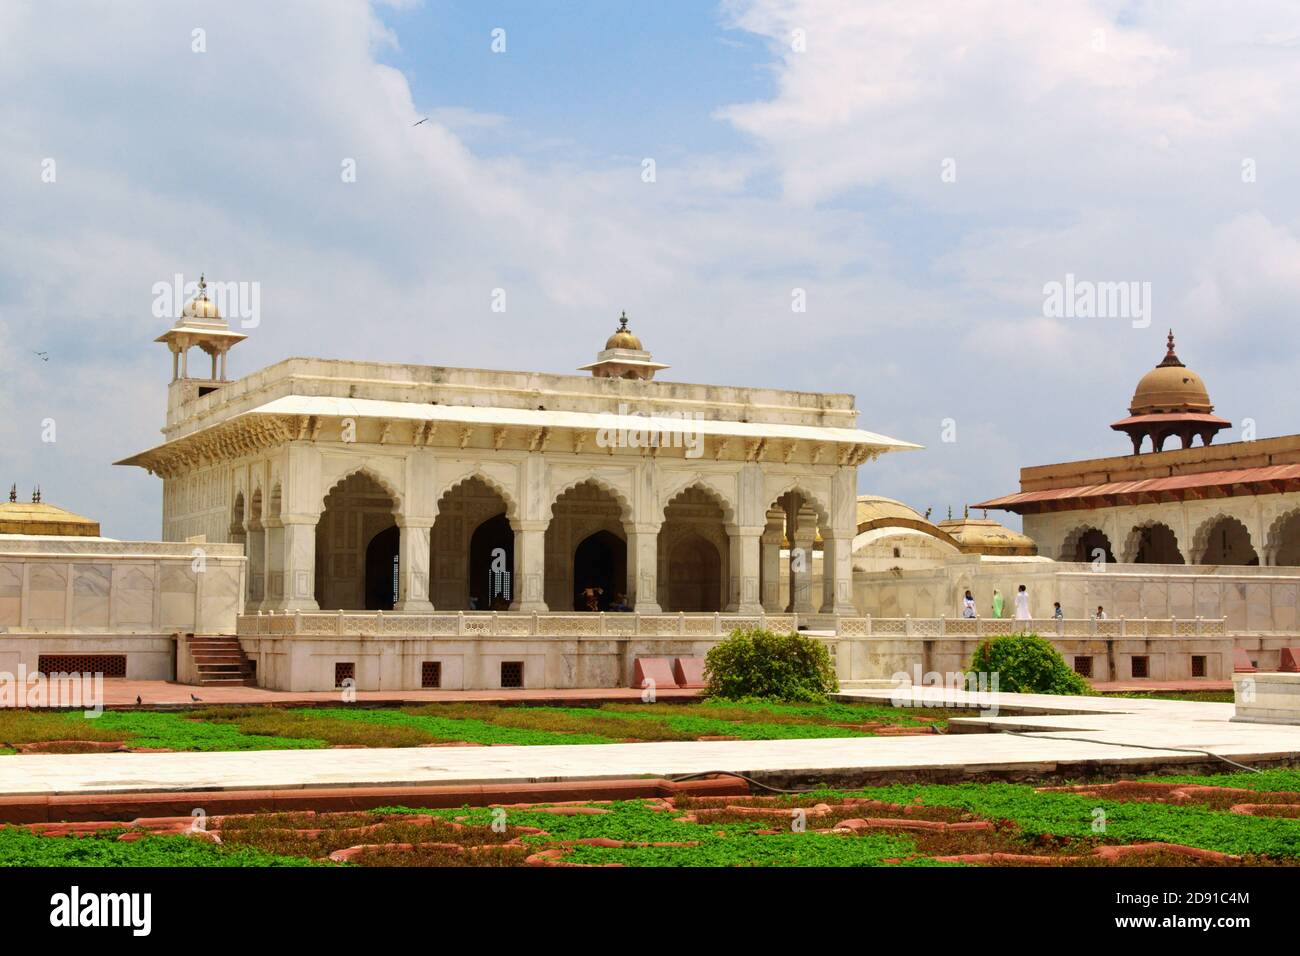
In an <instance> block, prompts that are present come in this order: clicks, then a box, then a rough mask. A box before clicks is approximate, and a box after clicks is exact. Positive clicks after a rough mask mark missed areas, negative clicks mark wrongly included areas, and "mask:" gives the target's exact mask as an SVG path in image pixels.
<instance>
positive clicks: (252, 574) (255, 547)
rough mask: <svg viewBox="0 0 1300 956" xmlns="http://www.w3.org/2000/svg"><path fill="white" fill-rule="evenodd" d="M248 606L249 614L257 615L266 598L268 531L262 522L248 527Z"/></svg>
mask: <svg viewBox="0 0 1300 956" xmlns="http://www.w3.org/2000/svg"><path fill="white" fill-rule="evenodd" d="M247 553H248V604H247V610H248V613H249V614H256V613H257V612H258V611H259V610H260V609H261V606H262V600H263V598H264V597H265V596H266V592H265V583H266V531H265V530H264V529H263V528H262V523H261V522H260V521H257V520H254V521H251V522H249V525H248V544H247Z"/></svg>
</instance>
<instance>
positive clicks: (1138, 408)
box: [1129, 331, 1214, 415]
mask: <svg viewBox="0 0 1300 956" xmlns="http://www.w3.org/2000/svg"><path fill="white" fill-rule="evenodd" d="M1212 411H1214V406H1213V405H1212V404H1211V403H1210V393H1209V392H1208V391H1206V389H1205V382H1204V381H1203V380H1202V379H1201V376H1199V375H1197V374H1196V373H1195V372H1193V371H1192V370H1191V369H1189V368H1187V366H1185V365H1183V363H1182V362H1181V361H1180V360H1179V358H1178V356H1177V355H1176V354H1175V353H1174V333H1173V332H1172V331H1171V332H1170V333H1169V344H1168V350H1167V351H1166V353H1165V357H1164V360H1163V361H1161V363H1160V364H1159V365H1157V366H1156V367H1155V368H1153V369H1152V370H1151V371H1149V372H1147V373H1146V374H1145V375H1143V376H1142V378H1141V380H1140V381H1139V382H1138V385H1137V389H1136V391H1134V392H1133V401H1132V402H1130V403H1129V414H1131V415H1150V414H1160V413H1169V412H1212Z"/></svg>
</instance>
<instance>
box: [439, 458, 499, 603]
mask: <svg viewBox="0 0 1300 956" xmlns="http://www.w3.org/2000/svg"><path fill="white" fill-rule="evenodd" d="M508 511H509V504H508V502H507V501H506V500H505V498H503V497H502V496H501V494H500V492H498V491H497V490H496V489H495V488H493V487H492V486H491V485H489V484H488V483H487V482H486V481H484V480H483V479H482V478H479V477H477V476H475V477H472V478H466V479H464V480H463V481H459V482H457V483H456V484H455V485H454V486H452V487H451V488H450V489H448V491H447V492H446V493H445V494H444V495H443V496H442V498H441V499H440V500H439V501H438V517H437V518H436V519H435V520H434V522H433V534H432V541H431V544H430V547H431V548H432V552H433V553H432V554H431V555H430V563H429V568H430V573H431V575H432V587H431V589H430V590H431V595H430V597H431V599H432V601H433V606H434V607H436V608H439V609H441V610H449V611H451V610H461V611H470V610H478V611H489V610H492V609H493V608H494V607H495V608H496V609H497V610H505V607H503V606H502V602H501V601H500V597H501V595H502V593H503V589H504V592H505V593H507V594H509V595H510V596H509V597H507V598H506V600H505V604H506V605H509V603H510V601H511V600H513V594H514V573H513V572H514V567H515V533H514V530H513V529H512V528H511V527H510V519H509V517H508V514H507V513H508ZM500 552H504V554H501V553H500ZM503 564H504V566H505V569H504V572H503V571H502V565H503Z"/></svg>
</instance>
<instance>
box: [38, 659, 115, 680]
mask: <svg viewBox="0 0 1300 956" xmlns="http://www.w3.org/2000/svg"><path fill="white" fill-rule="evenodd" d="M36 669H37V670H38V671H40V672H41V673H42V674H44V675H45V676H46V677H49V676H50V675H51V674H103V675H104V676H105V677H125V676H126V655H125V654H40V655H38V656H37V658H36Z"/></svg>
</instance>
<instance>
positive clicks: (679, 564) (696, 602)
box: [665, 534, 722, 611]
mask: <svg viewBox="0 0 1300 956" xmlns="http://www.w3.org/2000/svg"><path fill="white" fill-rule="evenodd" d="M668 600H669V607H668V608H665V610H673V611H721V610H722V559H721V558H720V557H719V556H718V549H717V548H716V547H714V546H713V544H712V543H711V542H709V541H706V540H705V539H704V538H702V537H701V536H700V535H698V534H689V535H687V536H686V537H685V538H683V539H682V540H681V541H678V542H677V544H676V545H674V546H673V550H672V553H671V554H670V555H669V558H668Z"/></svg>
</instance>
